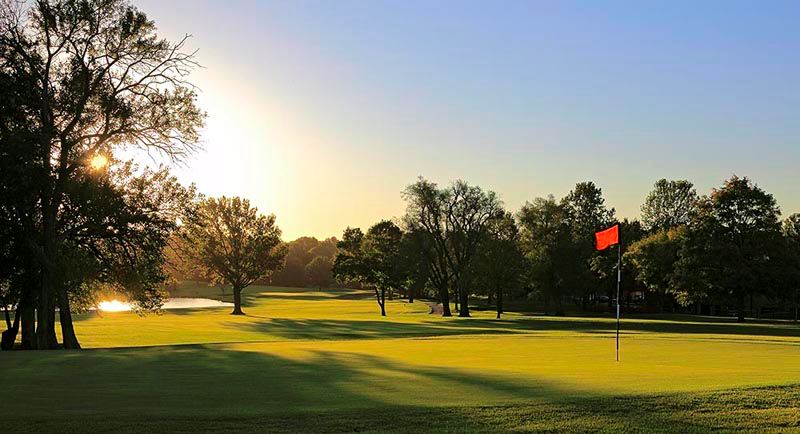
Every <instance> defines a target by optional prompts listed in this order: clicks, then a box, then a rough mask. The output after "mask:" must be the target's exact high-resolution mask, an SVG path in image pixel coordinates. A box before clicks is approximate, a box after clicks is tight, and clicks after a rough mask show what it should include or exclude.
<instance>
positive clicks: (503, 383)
mask: <svg viewBox="0 0 800 434" xmlns="http://www.w3.org/2000/svg"><path fill="white" fill-rule="evenodd" d="M181 291H182V292H185V293H191V292H192V291H194V292H195V293H193V294H187V295H192V296H213V292H215V291H218V289H213V288H204V287H187V288H181ZM217 293H218V292H217ZM364 295H367V296H368V293H367V294H365V293H358V292H354V291H349V290H334V291H324V292H321V291H313V290H299V289H290V288H263V287H257V288H252V289H251V290H250V291H249V292H248V294H247V297H246V302H247V304H246V307H245V312H246V313H248V315H247V316H245V317H236V316H231V315H228V311H229V309H228V308H213V309H196V310H190V311H168V312H165V313H164V314H162V315H148V316H146V317H139V316H137V315H136V314H134V313H129V312H128V313H113V314H112V313H104V314H101V315H98V314H95V313H91V314H86V315H82V316H81V317H80V321H78V323H77V324H76V328H77V332H78V336H79V338H80V340H81V343H82V344H83V346H84V348H87V349H89V350H85V351H81V352H63V351H62V352H47V353H41V352H15V353H5V354H2V355H0V372H3V377H4V386H3V389H4V392H5V396H12V397H14V399H10V400H5V402H4V404H3V408H4V410H6V411H7V412H8V413H7V414H13V415H17V417H14V418H12V419H11V421H10V422H9V423H10V424H11V425H7V426H8V427H9V428H13V431H16V432H86V431H122V432H153V431H164V430H169V431H176V432H213V431H241V432H265V431H267V432H310V431H312V432H313V431H317V432H353V431H354V430H355V431H359V432H424V431H431V432H497V431H519V432H527V431H549V432H565V431H566V432H594V431H606V432H617V431H620V430H624V431H640V432H659V431H660V432H668V431H684V432H685V431H691V432H695V431H696V432H705V431H712V430H723V431H724V430H730V431H736V430H751V431H761V432H765V431H772V432H787V431H791V430H800V386H798V385H800V328H799V327H798V326H797V325H795V324H792V323H758V324H744V325H742V324H736V323H733V322H729V321H726V320H719V319H714V318H702V317H663V316H655V317H639V318H627V319H625V320H624V322H623V331H624V333H623V340H622V361H621V362H619V363H617V362H615V361H614V340H613V331H614V321H613V319H611V318H600V317H585V318H552V317H541V316H529V315H524V314H508V315H505V316H504V319H502V320H496V319H494V318H493V314H492V313H491V312H476V313H475V314H476V317H475V318H468V319H464V318H441V317H436V316H432V315H428V308H427V306H426V305H425V304H424V303H421V302H417V303H414V304H408V303H406V302H405V301H394V302H390V303H389V305H388V307H389V317H388V318H381V317H380V316H379V315H378V310H377V305H376V304H375V302H374V301H373V300H372V299H371V298H368V297H367V298H363V296H364ZM90 348H91V349H90ZM42 390H46V391H48V393H47V395H42V394H40V393H38V392H37V391H42Z"/></svg>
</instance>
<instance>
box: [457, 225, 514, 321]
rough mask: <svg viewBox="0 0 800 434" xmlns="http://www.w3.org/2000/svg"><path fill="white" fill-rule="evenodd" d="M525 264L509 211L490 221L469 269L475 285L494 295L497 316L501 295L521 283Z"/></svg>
mask: <svg viewBox="0 0 800 434" xmlns="http://www.w3.org/2000/svg"><path fill="white" fill-rule="evenodd" d="M525 265H526V264H525V257H524V256H523V254H522V251H521V250H520V246H519V230H518V229H517V225H516V223H515V222H514V218H513V216H512V215H511V213H506V214H505V215H503V216H502V217H501V218H496V219H493V220H492V221H490V223H489V225H488V230H487V232H486V235H485V239H484V240H483V241H482V242H481V245H480V248H479V249H478V254H477V255H476V257H475V259H474V261H473V263H472V265H471V266H470V268H469V272H470V275H471V277H472V281H473V283H474V284H476V285H477V286H479V287H483V288H485V290H486V293H487V295H494V296H495V303H496V308H497V318H498V319H500V315H502V313H503V294H504V293H506V292H508V291H511V290H514V289H518V288H519V287H520V286H521V285H522V282H523V281H524V280H525V276H526V272H527V270H526V267H525Z"/></svg>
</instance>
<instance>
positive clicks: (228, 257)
mask: <svg viewBox="0 0 800 434" xmlns="http://www.w3.org/2000/svg"><path fill="white" fill-rule="evenodd" d="M184 234H185V235H184V236H185V237H186V239H187V245H188V246H190V252H189V254H191V255H192V256H193V258H194V260H195V261H196V262H197V263H198V264H200V265H201V266H202V267H203V269H204V271H205V273H206V275H207V277H209V278H210V279H211V281H212V282H213V283H226V284H228V285H230V286H231V288H232V290H233V304H234V307H233V312H231V315H244V312H242V290H243V289H244V288H247V287H248V286H250V285H252V284H253V283H254V282H255V281H256V280H259V279H263V278H267V277H269V276H270V275H272V273H274V272H275V271H276V270H279V269H280V268H281V267H282V266H283V261H284V258H285V257H286V248H285V246H284V245H283V243H281V230H280V228H278V226H276V225H275V215H274V214H271V215H269V216H264V215H262V214H259V212H258V209H257V208H255V207H251V206H250V201H248V200H247V199H241V198H239V197H233V198H228V197H225V196H223V197H221V198H218V199H214V198H209V199H206V200H205V201H203V203H202V204H201V206H200V209H199V211H198V217H197V219H196V220H195V221H193V222H191V223H190V224H188V225H187V227H186V228H185V233H184Z"/></svg>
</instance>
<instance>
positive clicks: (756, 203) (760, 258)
mask: <svg viewBox="0 0 800 434" xmlns="http://www.w3.org/2000/svg"><path fill="white" fill-rule="evenodd" d="M779 215H780V211H779V210H778V206H777V204H776V203H775V199H774V198H773V197H772V195H770V194H768V193H766V192H764V190H762V189H760V188H759V187H758V186H757V185H755V184H753V183H752V182H751V181H750V180H749V179H747V178H739V177H737V176H734V177H732V178H731V179H729V180H727V181H725V183H724V184H723V186H722V187H721V188H719V189H714V190H713V191H712V193H711V196H710V197H709V198H704V199H703V200H701V201H700V203H699V206H698V212H697V216H696V217H695V218H694V219H693V220H692V223H691V225H690V226H689V230H688V231H687V234H686V241H685V243H684V244H683V246H682V248H681V250H680V260H679V261H678V263H677V265H676V275H675V285H676V286H679V287H680V288H682V289H683V290H685V291H686V292H687V294H688V296H689V298H690V299H698V298H700V299H702V298H704V297H716V298H722V299H729V300H731V301H733V302H735V303H736V306H737V312H738V314H737V315H738V317H739V321H744V304H745V298H746V297H747V296H750V295H753V294H756V293H764V294H769V293H768V292H767V291H769V290H770V289H771V288H778V287H779V281H780V271H781V270H780V266H779V258H780V257H781V254H782V252H781V246H782V240H781V227H780V221H779V218H778V217H779Z"/></svg>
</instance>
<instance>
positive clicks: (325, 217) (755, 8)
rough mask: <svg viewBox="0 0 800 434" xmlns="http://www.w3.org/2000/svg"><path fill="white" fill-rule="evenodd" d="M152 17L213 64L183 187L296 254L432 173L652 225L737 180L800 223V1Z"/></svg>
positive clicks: (172, 11)
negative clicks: (646, 214)
mask: <svg viewBox="0 0 800 434" xmlns="http://www.w3.org/2000/svg"><path fill="white" fill-rule="evenodd" d="M136 5H137V7H139V8H140V9H141V10H143V11H144V12H146V13H147V14H148V16H149V17H150V18H151V19H153V20H155V22H156V24H157V26H158V28H159V34H160V35H161V36H163V37H167V38H170V39H175V38H176V37H180V36H182V35H183V34H185V33H190V34H192V35H193V38H192V39H191V40H190V42H189V46H190V49H195V48H197V49H199V52H198V60H199V62H200V63H201V64H202V65H203V68H202V69H198V70H196V71H195V72H194V73H193V74H192V76H191V79H192V80H193V82H194V83H195V84H196V85H197V86H198V87H199V88H200V96H199V104H200V106H201V108H202V109H204V110H206V111H207V112H208V115H209V117H208V120H207V128H206V129H205V131H204V132H203V139H202V141H203V145H204V148H205V149H204V151H201V152H200V153H198V154H197V155H195V156H193V157H192V158H191V159H190V160H189V162H188V165H187V166H186V167H181V168H178V169H177V170H175V173H176V175H177V176H178V177H179V179H180V180H181V181H182V182H184V183H189V182H195V183H196V184H197V186H198V189H199V191H201V192H203V193H205V194H207V195H211V196H220V195H228V196H231V195H240V196H242V197H244V198H247V199H249V200H250V201H251V202H252V203H253V204H254V205H256V206H257V207H258V208H259V210H260V211H261V212H262V213H264V214H271V213H274V214H275V215H276V216H277V222H278V225H279V226H280V227H281V229H282V230H283V233H284V238H285V239H287V240H291V239H296V238H298V237H301V236H314V237H316V238H318V239H324V238H329V237H331V236H335V237H340V236H341V233H342V230H344V228H345V227H348V226H350V227H362V228H366V227H368V226H369V225H370V224H371V223H372V222H375V221H378V220H381V219H390V218H395V217H399V216H401V215H402V214H403V212H404V210H405V204H404V202H403V201H402V199H401V197H400V192H401V191H402V190H403V188H404V187H405V186H406V185H408V184H410V183H412V182H414V180H415V179H416V178H417V177H418V176H425V177H426V178H428V179H430V180H432V181H434V182H437V183H438V184H440V185H445V184H448V183H449V182H451V181H454V180H456V179H464V180H465V181H467V182H469V183H470V184H473V185H479V186H481V187H482V188H484V189H486V190H492V191H495V192H496V193H498V195H499V196H500V197H501V199H502V200H503V201H504V203H505V206H506V208H507V209H509V210H510V211H516V210H518V209H519V208H520V206H521V205H522V204H524V203H525V201H529V200H533V199H534V198H535V197H546V196H547V195H548V194H553V195H554V196H556V197H557V198H560V197H563V196H564V195H566V194H567V193H568V192H569V190H571V189H572V187H573V186H574V185H575V183H577V182H580V181H586V180H591V181H593V182H595V183H596V184H597V185H598V186H599V187H601V188H602V189H603V193H604V197H605V198H606V204H607V206H608V207H610V208H611V207H613V208H615V209H616V210H617V215H618V217H619V218H620V219H622V218H628V219H635V218H638V216H639V207H640V205H641V203H642V202H643V201H644V199H645V197H646V195H647V193H648V192H649V191H650V190H651V188H652V186H653V183H654V182H655V181H657V180H658V179H661V178H666V179H687V180H689V181H691V182H693V183H694V184H695V187H696V188H697V191H698V193H699V194H701V195H702V194H707V193H709V192H710V190H711V189H712V188H714V187H718V186H720V185H721V184H722V182H723V181H724V180H725V179H728V178H730V177H731V176H732V175H734V174H736V175H739V176H747V177H749V178H750V179H752V180H753V181H754V182H755V183H757V184H758V185H759V186H760V187H761V188H763V189H764V190H766V191H767V192H769V193H771V194H773V196H774V197H775V199H776V200H777V202H778V205H779V206H780V207H781V210H782V212H783V216H784V217H785V216H787V215H789V214H792V213H795V212H800V197H798V195H797V194H796V193H795V192H794V187H793V184H796V182H797V179H798V178H797V175H796V168H795V167H794V164H793V163H796V162H797V161H800V146H798V144H800V124H798V123H797V122H796V119H798V118H800V105H798V104H797V101H798V100H800V86H798V85H797V84H798V80H797V78H796V77H800V60H798V58H797V56H796V55H794V54H793V53H797V52H800V34H798V33H800V32H797V31H796V29H795V27H794V23H796V22H797V18H800V5H798V4H797V3H793V2H775V3H772V4H771V7H770V8H763V7H759V5H757V4H750V3H744V2H734V3H729V2H726V3H723V2H709V3H704V4H702V5H697V4H693V3H690V2H677V3H670V4H633V5H631V4H625V3H617V2H611V3H604V4H595V5H585V4H584V5H581V7H580V8H579V7H576V5H575V4H574V3H558V4H528V3H521V2H520V3H518V2H510V3H506V4H504V5H502V7H501V6H497V5H491V6H486V5H478V4H476V3H473V2H460V3H448V2H446V3H442V4H437V5H428V4H425V3H421V2H412V3H403V4H400V3H396V2H377V3H359V2H347V3H341V4H335V5H334V4H325V3H322V2H292V3H283V4H279V3H269V4H263V3H253V2H234V3H230V4H225V5H223V4H219V3H215V2H202V3H195V2H187V1H183V2H176V3H175V4H173V3H170V4H169V5H165V4H160V3H159V2H156V1H152V0H143V1H137V2H136ZM231 28H236V29H237V31H235V32H231V31H230V29H231ZM632 35H635V36H636V37H635V38H632V37H631V36H632ZM654 156H657V157H656V158H653V157H654Z"/></svg>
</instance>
